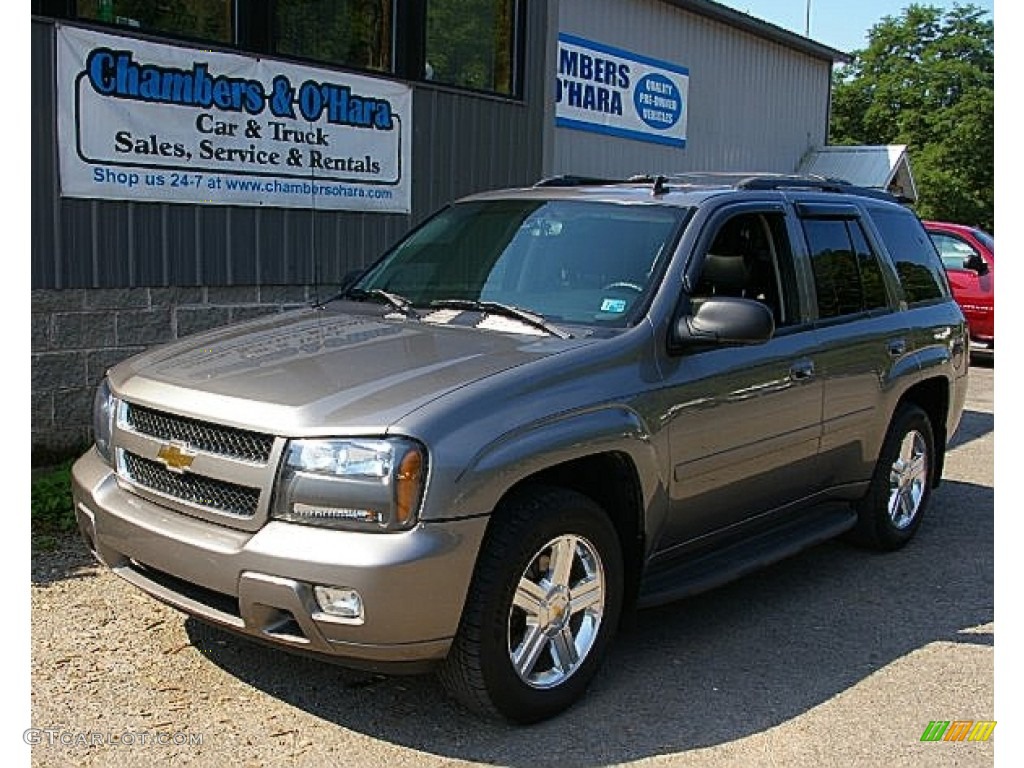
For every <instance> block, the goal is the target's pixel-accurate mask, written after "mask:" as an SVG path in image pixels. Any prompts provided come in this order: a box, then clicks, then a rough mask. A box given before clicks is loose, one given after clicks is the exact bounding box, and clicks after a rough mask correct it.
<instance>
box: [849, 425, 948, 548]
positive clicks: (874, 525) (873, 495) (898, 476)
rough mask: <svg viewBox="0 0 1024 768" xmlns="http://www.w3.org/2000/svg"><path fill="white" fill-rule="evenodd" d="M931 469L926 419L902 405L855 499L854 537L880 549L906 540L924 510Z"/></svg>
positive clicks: (932, 443) (931, 437) (932, 449)
mask: <svg viewBox="0 0 1024 768" xmlns="http://www.w3.org/2000/svg"><path fill="white" fill-rule="evenodd" d="M934 471H935V438H934V434H933V432H932V424H931V420H930V419H929V418H928V415H927V414H926V413H925V412H924V411H923V410H921V408H919V407H918V406H916V405H904V406H902V407H901V408H900V409H899V410H898V411H897V412H896V415H895V416H894V417H893V421H892V424H891V425H890V427H889V433H888V435H887V436H886V439H885V443H884V444H883V445H882V451H881V453H880V455H879V458H878V464H877V466H876V467H875V473H874V476H873V477H872V480H871V486H870V487H869V489H868V492H867V494H866V495H865V496H864V498H863V499H862V500H861V501H860V503H859V504H858V507H857V515H858V523H857V528H856V529H855V531H854V538H855V539H856V540H857V541H858V542H859V543H862V544H865V545H867V546H870V547H873V548H875V549H882V550H892V549H899V548H900V547H902V546H904V545H905V544H906V543H907V542H908V541H910V539H911V538H913V536H914V533H916V532H917V529H918V527H919V526H920V524H921V518H922V517H923V516H924V512H925V507H926V506H927V504H928V499H929V497H930V495H931V487H932V483H933V482H934V477H933V473H934Z"/></svg>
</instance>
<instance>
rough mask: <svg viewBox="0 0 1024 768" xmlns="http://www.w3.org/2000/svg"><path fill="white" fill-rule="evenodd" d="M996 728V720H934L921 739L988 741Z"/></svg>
mask: <svg viewBox="0 0 1024 768" xmlns="http://www.w3.org/2000/svg"><path fill="white" fill-rule="evenodd" d="M995 728H996V721H995V720H952V721H950V720H932V721H930V722H929V723H928V725H927V726H926V727H925V729H924V733H922V734H921V741H988V739H989V737H990V736H991V735H992V731H994V730H995Z"/></svg>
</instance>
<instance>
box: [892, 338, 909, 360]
mask: <svg viewBox="0 0 1024 768" xmlns="http://www.w3.org/2000/svg"><path fill="white" fill-rule="evenodd" d="M906 352H907V340H906V339H892V340H891V341H890V342H889V354H890V355H891V356H892V357H901V356H902V355H904V354H906Z"/></svg>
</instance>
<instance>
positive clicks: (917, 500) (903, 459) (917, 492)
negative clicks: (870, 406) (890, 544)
mask: <svg viewBox="0 0 1024 768" xmlns="http://www.w3.org/2000/svg"><path fill="white" fill-rule="evenodd" d="M927 488H928V443H927V442H926V440H925V438H924V435H922V434H921V433H920V432H918V431H917V430H911V431H910V432H908V433H907V434H906V435H904V436H903V441H902V442H901V443H900V450H899V453H898V454H897V456H896V459H895V461H893V464H892V468H891V470H890V471H889V517H890V519H891V520H892V524H893V525H894V526H896V528H898V529H900V530H903V529H905V528H907V527H908V526H909V525H910V524H911V523H913V522H914V518H915V517H917V513H918V511H919V510H920V509H921V503H922V501H923V499H924V496H925V492H926V490H927Z"/></svg>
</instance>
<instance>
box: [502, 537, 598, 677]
mask: <svg viewBox="0 0 1024 768" xmlns="http://www.w3.org/2000/svg"><path fill="white" fill-rule="evenodd" d="M605 593H606V589H605V575H604V565H603V563H602V562H601V557H600V556H599V555H598V553H597V549H596V548H595V547H594V545H593V544H591V543H590V542H589V541H587V540H586V539H585V538H583V537H582V536H574V535H564V536H559V537H558V538H556V539H553V540H551V541H550V542H548V543H547V544H546V545H544V547H542V548H541V549H540V551H538V552H537V553H536V554H535V555H534V557H533V559H532V560H531V561H530V564H529V565H528V566H527V568H526V570H525V571H524V572H523V574H522V576H521V577H520V578H519V584H518V585H517V587H516V591H515V594H514V595H513V598H512V607H511V609H510V610H509V616H508V654H509V659H510V660H511V662H512V668H513V669H514V670H515V672H516V674H517V675H518V676H519V679H520V680H522V681H523V682H524V683H526V684H527V685H528V686H530V687H531V688H537V689H546V688H553V687H555V686H557V685H560V684H561V683H563V682H564V681H565V680H566V679H568V678H569V677H570V676H571V675H572V674H573V673H574V672H575V671H576V670H577V669H579V668H580V665H581V664H583V662H584V661H585V660H586V658H587V655H588V654H589V653H590V650H591V648H593V646H594V642H595V640H596V639H597V636H598V630H599V628H600V626H601V621H602V618H603V616H604V608H605Z"/></svg>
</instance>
